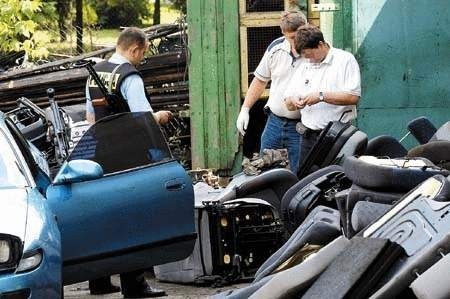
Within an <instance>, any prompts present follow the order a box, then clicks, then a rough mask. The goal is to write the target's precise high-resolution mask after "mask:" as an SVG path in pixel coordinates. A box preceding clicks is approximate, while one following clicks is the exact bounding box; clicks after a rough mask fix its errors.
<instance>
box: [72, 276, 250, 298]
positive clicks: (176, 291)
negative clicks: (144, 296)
mask: <svg viewBox="0 0 450 299" xmlns="http://www.w3.org/2000/svg"><path fill="white" fill-rule="evenodd" d="M147 281H148V282H149V283H150V285H151V286H153V287H156V288H158V289H163V290H164V291H166V293H167V296H166V297H160V298H163V299H165V298H167V299H181V298H187V299H194V298H208V297H209V296H212V295H215V294H217V293H220V292H222V291H225V290H229V289H236V288H240V287H243V286H246V285H248V283H241V284H234V285H230V286H225V287H220V288H212V287H197V286H193V285H180V284H174V283H163V282H159V281H157V280H156V279H155V278H152V277H147ZM112 282H113V284H114V285H117V286H119V285H120V281H119V276H118V275H114V276H113V277H112ZM64 298H70V299H81V298H89V299H117V298H123V297H122V295H121V294H120V292H119V293H114V294H108V295H96V296H93V295H90V294H89V288H88V283H87V282H82V283H77V284H73V285H68V286H65V287H64Z"/></svg>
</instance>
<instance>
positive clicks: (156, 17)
mask: <svg viewBox="0 0 450 299" xmlns="http://www.w3.org/2000/svg"><path fill="white" fill-rule="evenodd" d="M160 23H161V0H155V9H154V10H153V25H156V24H160Z"/></svg>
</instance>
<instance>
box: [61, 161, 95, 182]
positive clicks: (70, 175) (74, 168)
mask: <svg viewBox="0 0 450 299" xmlns="http://www.w3.org/2000/svg"><path fill="white" fill-rule="evenodd" d="M102 176H103V169H102V167H101V166H100V164H98V163H97V162H94V161H90V160H72V161H70V162H65V163H64V164H63V166H62V167H61V169H60V170H59V171H58V174H57V175H56V177H55V179H54V180H53V184H55V185H57V184H64V183H77V182H83V181H89V180H95V179H98V178H101V177H102Z"/></svg>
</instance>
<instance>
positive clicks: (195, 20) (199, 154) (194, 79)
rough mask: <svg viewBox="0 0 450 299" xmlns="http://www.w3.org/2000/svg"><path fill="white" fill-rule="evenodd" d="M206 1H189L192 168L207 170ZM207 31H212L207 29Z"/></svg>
mask: <svg viewBox="0 0 450 299" xmlns="http://www.w3.org/2000/svg"><path fill="white" fill-rule="evenodd" d="M203 1H204V0H187V10H188V11H187V16H188V24H189V35H188V40H189V41H188V44H189V48H190V50H191V52H190V60H191V61H190V65H191V67H190V68H189V78H190V81H189V102H190V105H191V136H192V138H191V152H192V168H193V169H196V168H205V165H206V162H205V151H204V148H205V133H204V130H205V127H204V125H203V117H204V109H203V79H204V78H203V50H202V48H203V39H202V34H203V30H202V29H203V27H202V19H203V15H204V8H203V7H204V3H203ZM206 30H212V29H211V28H206Z"/></svg>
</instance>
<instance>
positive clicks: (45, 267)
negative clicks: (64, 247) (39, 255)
mask: <svg viewBox="0 0 450 299" xmlns="http://www.w3.org/2000/svg"><path fill="white" fill-rule="evenodd" d="M61 289H62V287H61V266H60V265H58V263H55V262H54V261H53V260H51V259H46V257H45V255H44V259H43V260H42V262H41V264H40V265H39V267H37V268H36V269H34V270H31V271H29V272H23V273H3V274H0V298H2V299H4V298H5V299H7V298H11V299H12V298H14V299H19V298H20V299H22V298H24V299H25V298H49V299H50V298H61V295H62V294H61Z"/></svg>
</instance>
